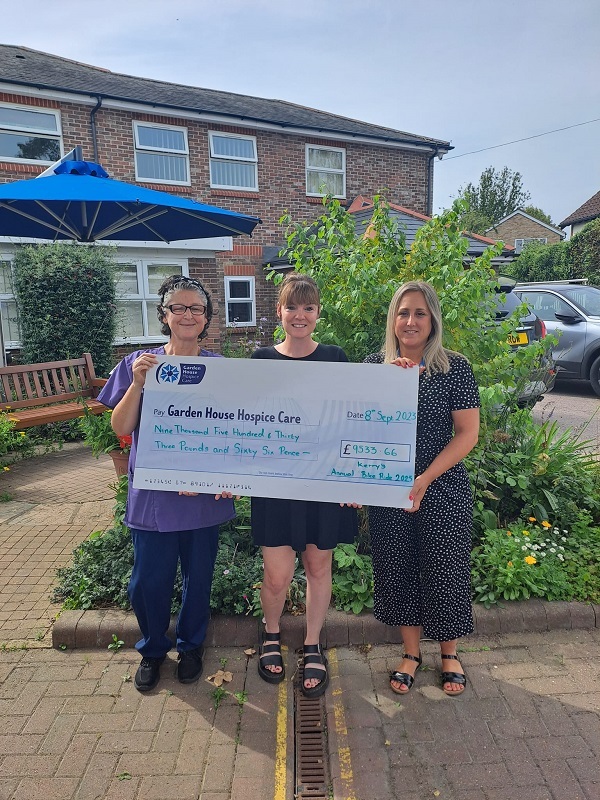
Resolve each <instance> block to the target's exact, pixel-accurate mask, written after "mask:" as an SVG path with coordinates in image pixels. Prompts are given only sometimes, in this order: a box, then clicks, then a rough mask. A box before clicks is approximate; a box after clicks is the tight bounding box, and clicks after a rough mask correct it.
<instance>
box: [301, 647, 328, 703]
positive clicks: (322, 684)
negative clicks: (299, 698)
mask: <svg viewBox="0 0 600 800" xmlns="http://www.w3.org/2000/svg"><path fill="white" fill-rule="evenodd" d="M302 658H303V661H304V668H303V678H302V686H301V688H302V694H303V695H304V696H305V697H320V696H321V695H322V694H324V692H325V689H327V686H328V685H329V672H328V667H329V663H328V661H327V658H326V656H325V655H324V654H323V651H322V650H321V645H320V644H305V645H304V652H303V656H302ZM310 664H322V665H323V666H324V667H325V669H324V670H323V669H317V668H316V667H311V666H309V665H310ZM310 680H317V681H319V683H317V685H316V686H311V687H310V688H307V687H306V686H305V685H304V681H310Z"/></svg>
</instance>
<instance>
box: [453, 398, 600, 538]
mask: <svg viewBox="0 0 600 800" xmlns="http://www.w3.org/2000/svg"><path fill="white" fill-rule="evenodd" d="M588 446H589V443H588V442H585V441H582V440H579V439H577V438H573V437H572V433H571V432H570V431H560V429H559V428H558V424H557V423H556V422H551V421H547V422H544V423H543V424H541V425H538V424H536V423H535V422H534V421H533V419H532V416H531V412H530V411H529V410H528V409H522V410H516V411H514V412H513V413H502V414H499V415H495V416H494V415H489V416H488V417H484V418H483V420H482V426H481V431H480V438H479V443H478V444H477V446H476V448H475V449H474V450H473V451H472V452H471V453H470V454H469V456H468V457H467V459H466V460H465V463H466V465H467V468H468V469H469V472H470V475H471V479H472V482H473V486H474V492H475V522H476V525H475V533H476V536H477V535H479V534H480V533H481V531H482V530H483V529H485V528H486V527H488V528H489V527H497V526H498V525H501V526H504V525H506V526H509V527H510V524H511V523H512V521H513V520H515V519H519V518H522V517H528V516H535V517H536V518H537V519H554V520H555V521H556V524H557V525H558V526H559V527H561V528H569V527H570V526H571V525H572V524H573V523H574V522H575V521H576V520H577V519H579V515H580V511H581V509H582V503H585V507H586V508H587V509H588V510H589V511H590V514H591V516H592V518H595V519H600V492H599V483H600V472H599V467H598V464H597V462H596V461H595V459H594V457H593V455H591V454H590V453H589V451H588ZM490 523H491V524H490Z"/></svg>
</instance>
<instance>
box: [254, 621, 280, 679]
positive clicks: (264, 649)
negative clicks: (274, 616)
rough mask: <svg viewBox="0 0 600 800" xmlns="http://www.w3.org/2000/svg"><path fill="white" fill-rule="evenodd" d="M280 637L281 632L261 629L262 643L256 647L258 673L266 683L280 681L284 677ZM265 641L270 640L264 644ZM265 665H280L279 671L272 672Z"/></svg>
mask: <svg viewBox="0 0 600 800" xmlns="http://www.w3.org/2000/svg"><path fill="white" fill-rule="evenodd" d="M280 637H281V633H267V631H263V635H262V644H261V645H259V648H258V674H259V675H260V677H261V678H262V679H263V681H266V682H267V683H281V681H282V680H284V678H285V665H284V663H283V657H282V655H281V640H280ZM265 642H270V644H265ZM267 667H281V672H273V671H272V670H270V669H267Z"/></svg>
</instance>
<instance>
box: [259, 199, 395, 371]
mask: <svg viewBox="0 0 600 800" xmlns="http://www.w3.org/2000/svg"><path fill="white" fill-rule="evenodd" d="M281 222H282V223H283V224H284V225H286V226H287V247H286V249H285V253H286V255H287V256H288V258H289V259H290V263H291V264H292V265H293V266H294V267H295V268H296V270H297V271H298V272H304V273H306V274H308V275H311V276H312V277H313V278H314V279H315V281H316V282H317V284H318V286H319V289H320V292H321V298H322V312H321V318H320V319H319V322H318V325H317V332H318V338H319V341H320V342H322V343H323V344H337V345H340V346H342V347H343V348H344V350H345V351H346V354H347V356H348V358H349V359H350V361H362V360H363V358H364V357H365V356H366V355H368V354H369V353H372V352H374V351H376V350H379V348H380V347H381V343H382V340H383V335H384V331H385V320H386V315H387V307H388V304H389V302H390V300H391V299H392V295H393V294H394V291H395V290H396V288H397V286H398V284H399V283H400V282H401V280H402V277H401V276H402V270H403V265H404V258H405V255H406V241H405V237H404V235H403V234H402V233H401V231H400V230H399V229H398V226H397V223H396V221H395V220H394V218H393V217H391V216H390V214H389V212H388V208H387V206H386V205H385V203H383V201H382V200H381V199H380V198H379V197H376V198H375V199H374V211H373V216H372V218H371V220H370V222H369V224H368V225H367V226H365V230H364V231H360V232H358V233H357V231H356V219H355V217H354V215H353V214H349V213H348V212H347V211H346V210H345V209H344V208H343V207H342V205H341V204H340V202H339V201H338V200H334V199H332V198H325V200H324V211H323V214H322V215H321V216H320V217H319V218H318V219H317V220H316V221H315V222H314V223H312V224H304V223H300V224H298V223H293V222H292V219H291V217H290V215H289V214H286V215H285V216H284V217H282V219H281ZM274 277H275V276H274ZM279 280H281V277H280V278H279Z"/></svg>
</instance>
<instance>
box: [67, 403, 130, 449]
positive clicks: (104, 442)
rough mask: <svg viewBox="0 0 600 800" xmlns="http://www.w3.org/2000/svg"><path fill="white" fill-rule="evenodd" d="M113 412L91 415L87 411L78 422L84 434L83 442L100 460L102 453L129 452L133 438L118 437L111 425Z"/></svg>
mask: <svg viewBox="0 0 600 800" xmlns="http://www.w3.org/2000/svg"><path fill="white" fill-rule="evenodd" d="M111 416H112V411H104V412H103V413H102V414H91V413H90V412H89V411H88V410H87V409H86V411H85V415H84V416H83V417H81V419H79V420H78V424H79V430H80V431H81V433H82V434H83V441H84V442H85V443H86V444H87V445H88V446H89V447H91V448H92V453H93V454H94V455H95V456H96V458H98V456H99V455H100V454H101V453H110V452H112V451H113V450H119V448H121V449H123V450H127V451H129V447H130V446H131V436H120V437H119V436H117V434H116V433H115V432H114V431H113V429H112V425H111Z"/></svg>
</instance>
